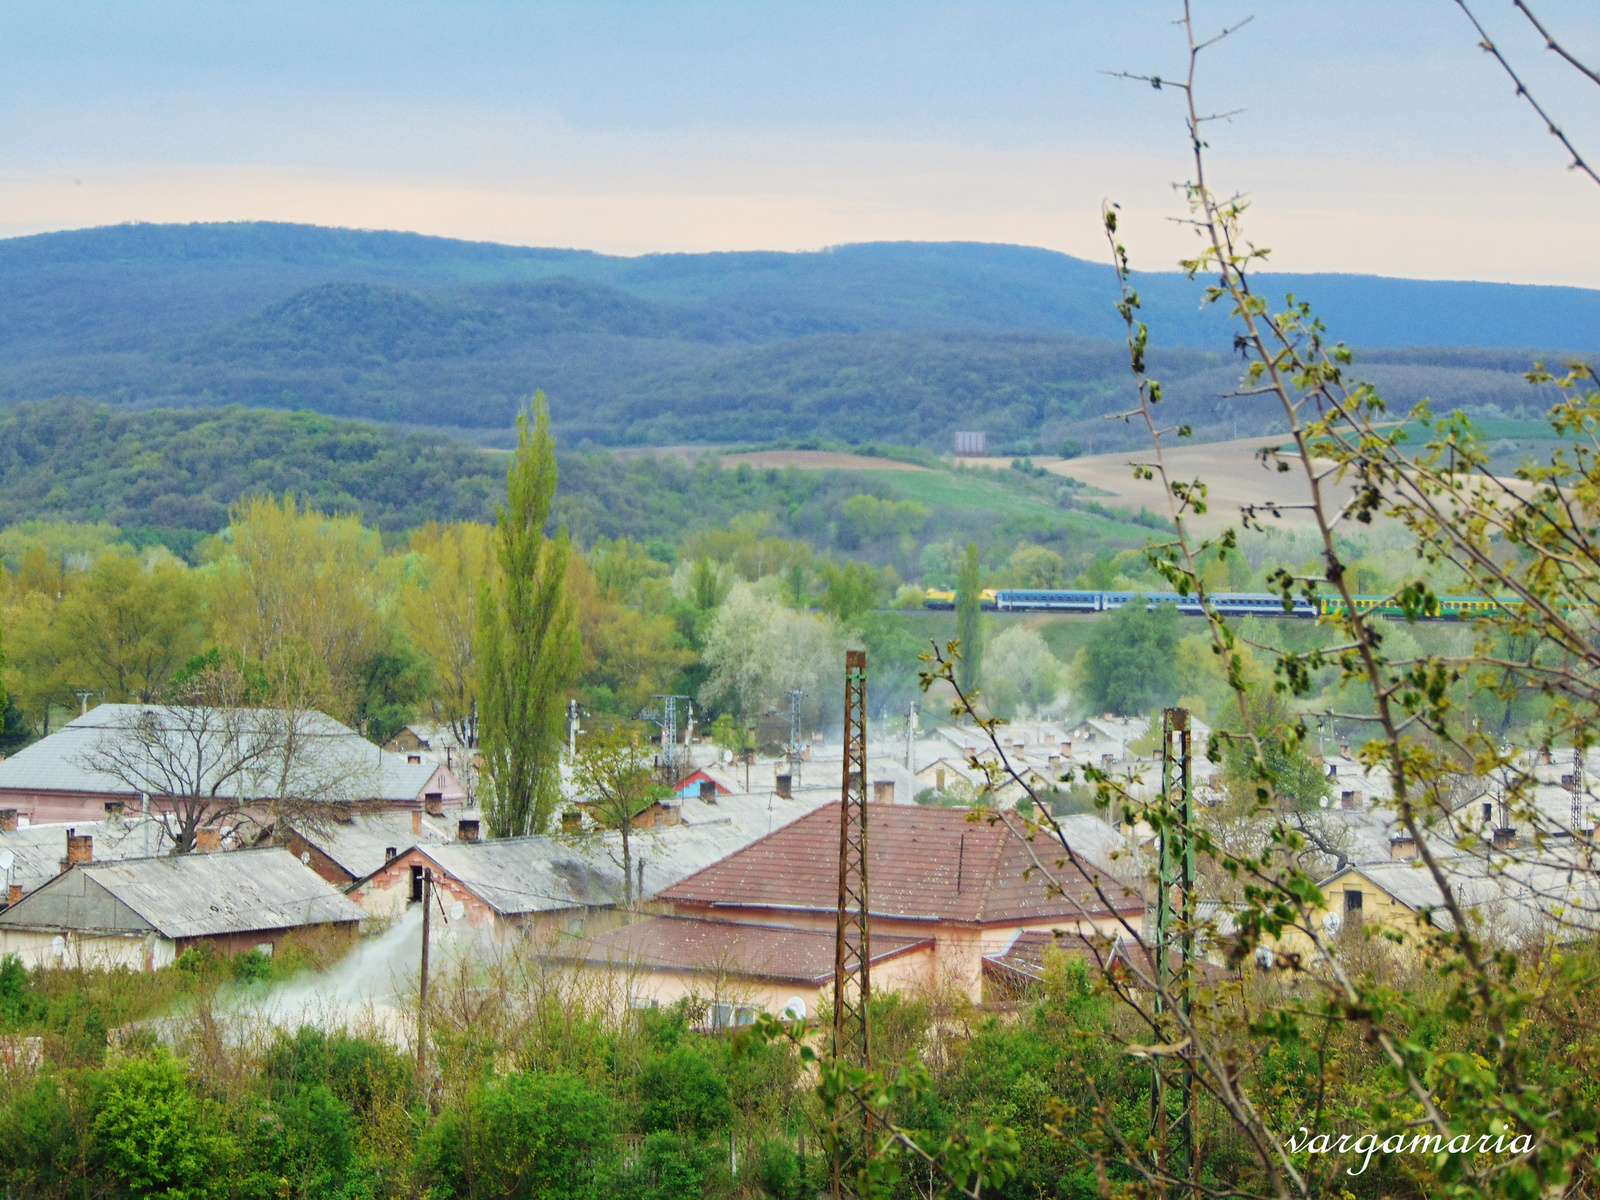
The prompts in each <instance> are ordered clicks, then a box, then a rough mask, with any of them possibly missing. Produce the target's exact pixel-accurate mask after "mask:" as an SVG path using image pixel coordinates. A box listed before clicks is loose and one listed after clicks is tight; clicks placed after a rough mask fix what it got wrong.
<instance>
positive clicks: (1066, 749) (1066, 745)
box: [1061, 738, 1072, 758]
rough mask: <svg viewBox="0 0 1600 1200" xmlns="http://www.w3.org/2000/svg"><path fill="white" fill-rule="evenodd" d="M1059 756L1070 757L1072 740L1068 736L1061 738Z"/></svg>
mask: <svg viewBox="0 0 1600 1200" xmlns="http://www.w3.org/2000/svg"><path fill="white" fill-rule="evenodd" d="M1061 757H1062V758H1071V757H1072V740H1071V739H1070V738H1062V739H1061Z"/></svg>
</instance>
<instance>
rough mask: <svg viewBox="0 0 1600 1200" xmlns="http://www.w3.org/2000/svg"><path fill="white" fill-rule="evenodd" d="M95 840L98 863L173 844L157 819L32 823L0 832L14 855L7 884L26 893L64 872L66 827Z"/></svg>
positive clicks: (0, 846)
mask: <svg viewBox="0 0 1600 1200" xmlns="http://www.w3.org/2000/svg"><path fill="white" fill-rule="evenodd" d="M69 828H71V829H75V830H76V831H77V832H78V835H79V836H80V837H82V836H85V835H87V836H88V837H91V838H93V839H94V841H93V844H92V847H91V850H92V853H93V854H94V859H95V861H96V862H100V861H102V860H104V861H115V860H118V859H124V858H149V857H151V856H152V855H156V854H163V853H165V852H166V851H167V850H169V849H170V848H171V846H172V839H171V838H169V837H168V836H167V829H166V826H165V825H163V824H162V823H161V822H160V821H155V820H140V819H133V820H126V821H77V822H74V823H73V824H72V825H70V826H68V825H29V826H25V827H24V828H22V829H18V830H15V831H14V832H11V833H0V851H4V850H9V851H11V853H12V855H13V856H14V861H13V863H12V866H11V873H10V878H9V879H7V880H5V881H4V882H6V883H15V884H20V885H21V886H22V890H23V891H24V892H31V891H33V889H34V888H36V887H40V886H41V885H43V884H46V883H49V882H50V880H52V879H54V878H55V877H56V876H57V875H59V874H61V860H62V859H64V858H66V857H67V830H68V829H69Z"/></svg>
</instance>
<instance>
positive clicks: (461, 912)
mask: <svg viewBox="0 0 1600 1200" xmlns="http://www.w3.org/2000/svg"><path fill="white" fill-rule="evenodd" d="M466 915H467V906H466V905H465V904H463V903H462V902H461V901H459V900H457V901H456V902H455V903H454V904H452V905H451V906H450V919H451V920H452V921H459V920H461V918H462V917H464V916H466Z"/></svg>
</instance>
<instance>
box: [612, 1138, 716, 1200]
mask: <svg viewBox="0 0 1600 1200" xmlns="http://www.w3.org/2000/svg"><path fill="white" fill-rule="evenodd" d="M722 1166H723V1158H722V1153H721V1151H719V1150H718V1149H716V1148H713V1147H710V1146H706V1145H703V1144H699V1143H696V1142H694V1141H691V1140H689V1139H687V1138H681V1137H678V1136H677V1135H676V1134H672V1133H668V1132H666V1131H664V1130H663V1131H660V1132H657V1133H652V1134H651V1135H650V1136H649V1137H647V1138H645V1140H644V1145H643V1146H642V1147H641V1148H640V1152H639V1161H638V1162H637V1163H635V1164H634V1166H633V1168H632V1169H631V1170H629V1171H628V1172H627V1174H626V1175H624V1176H623V1177H622V1178H621V1179H620V1180H619V1181H618V1187H617V1188H616V1191H615V1195H616V1196H617V1197H618V1198H619V1200H704V1197H705V1196H706V1195H707V1192H708V1190H709V1188H708V1185H709V1184H710V1183H711V1182H712V1181H713V1180H714V1179H716V1178H717V1177H718V1176H719V1175H721V1174H723V1171H722Z"/></svg>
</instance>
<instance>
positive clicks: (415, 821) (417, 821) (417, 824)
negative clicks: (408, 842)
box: [411, 808, 422, 837]
mask: <svg viewBox="0 0 1600 1200" xmlns="http://www.w3.org/2000/svg"><path fill="white" fill-rule="evenodd" d="M411 836H412V837H421V836H422V810H421V809H420V808H414V809H412V810H411Z"/></svg>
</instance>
